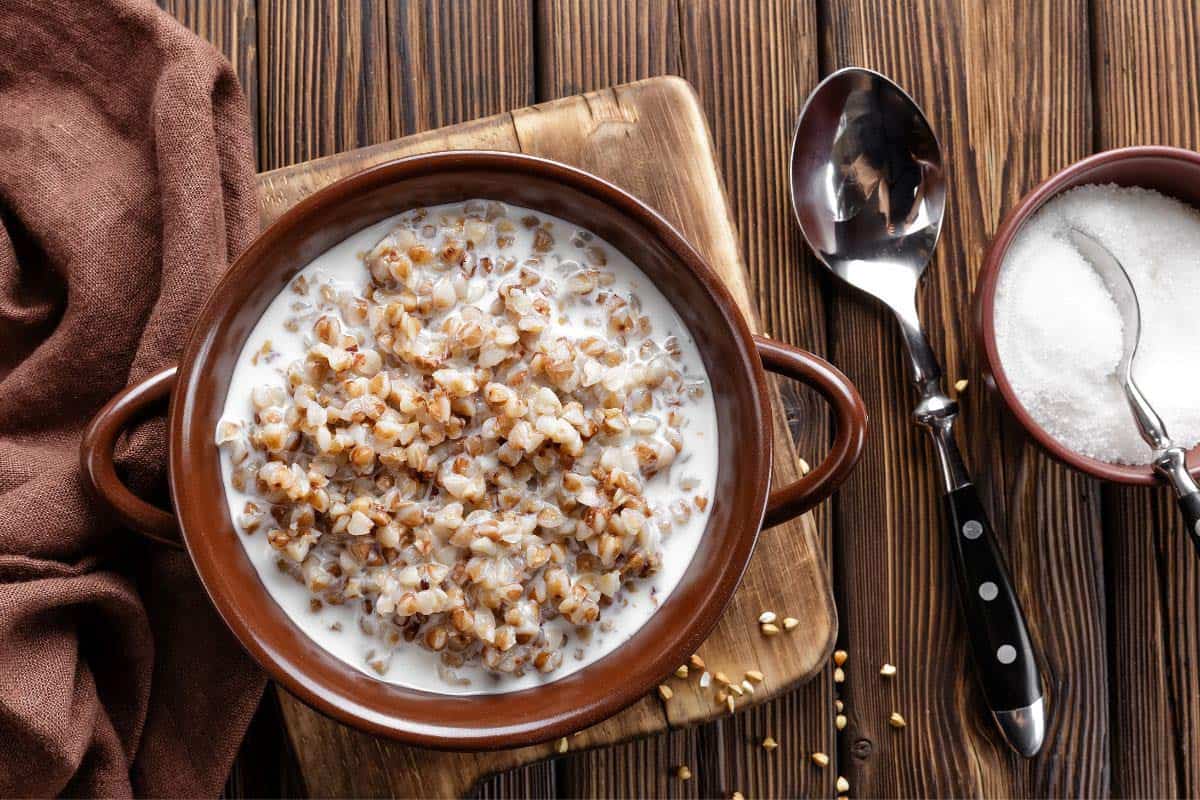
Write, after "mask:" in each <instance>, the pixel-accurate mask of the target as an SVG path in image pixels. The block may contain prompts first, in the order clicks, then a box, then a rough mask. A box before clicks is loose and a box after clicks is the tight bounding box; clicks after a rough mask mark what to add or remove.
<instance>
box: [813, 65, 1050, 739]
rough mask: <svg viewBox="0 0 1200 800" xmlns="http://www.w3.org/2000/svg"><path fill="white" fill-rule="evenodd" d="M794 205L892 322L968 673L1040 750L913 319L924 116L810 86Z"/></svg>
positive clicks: (935, 165)
mask: <svg viewBox="0 0 1200 800" xmlns="http://www.w3.org/2000/svg"><path fill="white" fill-rule="evenodd" d="M791 170H792V175H791V184H792V186H791V189H792V207H793V209H794V210H795V212H796V219H797V220H798V221H799V223H800V229H801V230H802V231H803V233H804V238H805V240H806V241H807V242H808V244H809V247H811V248H812V250H813V252H815V253H816V255H817V258H819V259H820V260H821V263H823V264H824V265H825V266H826V267H828V268H829V269H830V270H831V271H832V272H833V273H834V274H835V275H837V276H838V277H839V278H841V279H842V280H844V281H846V282H847V283H849V284H850V285H852V286H855V287H857V288H858V289H860V290H862V291H864V292H866V293H867V294H869V295H872V296H874V297H876V298H877V299H879V300H880V301H882V302H883V304H884V305H886V306H887V307H888V308H890V309H891V310H892V311H893V312H894V313H895V315H896V318H897V319H898V320H899V321H900V328H901V330H902V331H903V332H904V341H905V343H906V345H907V347H908V354H909V357H910V359H911V361H912V369H913V380H914V382H915V384H916V388H917V392H918V394H919V396H920V401H919V402H918V403H917V408H916V411H915V414H914V416H915V417H916V421H917V422H918V423H920V424H921V425H923V426H924V427H925V428H927V429H928V430H929V432H930V434H931V435H932V437H933V444H934V447H935V449H936V450H937V454H938V459H939V461H940V464H941V473H942V481H943V483H944V485H945V492H946V494H945V497H946V506H947V508H948V510H949V516H950V520H951V521H952V523H953V528H952V540H953V543H954V546H953V548H952V552H953V553H954V559H955V562H956V565H957V574H958V587H959V595H960V598H961V601H962V608H963V613H964V615H965V617H966V623H967V629H968V633H969V636H970V641H971V651H972V655H973V656H974V661H975V666H976V671H977V673H978V675H979V678H980V682H981V684H982V686H983V692H984V695H985V697H986V698H987V703H988V706H989V708H990V709H991V712H992V715H993V716H994V717H995V719H996V722H997V724H998V725H999V726H1000V730H1001V731H1002V732H1003V734H1004V737H1005V739H1006V740H1007V741H1008V743H1009V744H1010V745H1011V746H1012V747H1013V748H1014V749H1015V750H1016V751H1017V752H1018V753H1020V754H1021V755H1023V756H1032V755H1034V754H1035V753H1037V752H1038V750H1039V749H1040V748H1041V746H1042V739H1043V737H1044V734H1045V709H1044V705H1043V700H1042V682H1041V677H1040V675H1039V673H1038V668H1037V661H1036V659H1035V658H1034V654H1033V646H1032V645H1031V644H1030V641H1029V633H1028V630H1027V628H1026V625H1025V617H1024V614H1023V613H1022V611H1021V605H1020V603H1019V602H1018V600H1017V596H1016V593H1015V592H1014V591H1013V588H1012V583H1011V581H1010V580H1009V577H1008V569H1007V567H1006V566H1005V563H1004V559H1003V556H1002V555H1001V553H1000V551H999V549H998V548H997V547H996V542H995V536H994V534H993V532H992V527H991V525H990V524H989V523H988V520H987V517H986V515H985V514H984V510H983V504H982V503H981V502H980V500H979V495H978V492H977V491H976V489H975V486H974V484H973V483H972V481H971V477H970V475H969V474H968V472H967V468H966V465H965V464H964V463H963V459H962V455H961V454H960V453H959V451H958V446H957V444H956V443H955V440H954V434H953V426H954V420H955V418H956V417H957V416H958V404H957V403H956V402H955V401H954V400H952V399H950V398H949V397H947V396H946V394H945V393H944V392H943V391H942V388H941V377H942V370H941V367H940V366H939V365H938V362H937V358H936V357H935V356H934V354H933V351H932V350H931V349H930V347H929V342H928V341H927V340H926V338H925V333H924V331H922V329H921V322H920V319H919V318H918V316H917V306H916V290H917V283H918V281H919V280H920V277H921V274H922V273H923V272H924V271H925V267H926V265H927V264H928V263H929V259H930V257H931V256H932V255H933V248H934V245H936V244H937V240H938V233H939V232H940V230H941V226H942V214H943V211H944V209H945V204H946V184H945V177H944V175H943V173H942V154H941V147H940V146H939V144H938V140H937V137H936V136H935V135H934V133H933V130H932V129H931V128H930V127H929V123H928V122H927V121H926V119H925V115H924V114H922V113H921V109H920V108H919V107H918V106H917V104H916V103H915V102H913V100H912V98H911V97H909V96H908V95H907V94H905V93H904V91H903V90H902V89H900V87H898V86H897V85H896V84H894V83H892V82H891V81H890V80H888V79H887V78H885V77H884V76H882V75H880V74H879V73H877V72H872V71H870V70H866V69H858V68H848V69H842V70H838V71H837V72H835V73H833V74H832V75H830V76H829V77H828V78H826V79H825V80H824V81H822V82H821V84H820V85H819V86H818V87H817V88H816V89H815V90H813V93H812V94H811V95H810V96H809V98H808V102H807V103H806V105H805V107H804V111H803V112H802V113H801V115H800V123H799V125H797V127H796V136H795V139H794V140H793V142H792V165H791Z"/></svg>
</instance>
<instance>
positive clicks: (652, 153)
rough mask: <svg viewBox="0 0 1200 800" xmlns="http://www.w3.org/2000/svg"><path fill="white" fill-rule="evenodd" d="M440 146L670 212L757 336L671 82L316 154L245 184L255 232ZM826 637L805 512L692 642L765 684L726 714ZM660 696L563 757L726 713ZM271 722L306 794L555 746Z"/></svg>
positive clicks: (398, 785) (796, 672)
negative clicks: (409, 742)
mask: <svg viewBox="0 0 1200 800" xmlns="http://www.w3.org/2000/svg"><path fill="white" fill-rule="evenodd" d="M448 149H455V150H461V149H477V150H478V149H485V150H507V151H520V152H525V153H531V154H534V155H540V156H544V157H547V158H552V159H556V160H558V161H562V162H565V163H568V164H572V165H574V166H577V167H580V168H582V169H585V170H588V171H589V172H592V173H595V174H597V175H599V176H600V177H603V178H605V179H607V180H609V181H611V182H613V183H616V184H618V185H619V186H621V187H622V188H624V189H626V190H628V191H630V192H632V193H633V194H634V195H636V196H638V197H640V198H641V199H642V200H643V201H644V202H646V203H648V204H649V205H650V206H652V207H653V208H655V209H656V210H657V211H659V212H660V213H661V214H663V215H664V216H665V217H666V218H667V219H669V220H670V221H671V222H672V223H673V224H674V225H675V226H676V227H677V228H679V230H680V231H681V232H682V233H683V234H684V236H685V237H687V239H688V240H689V241H690V242H691V243H692V244H693V245H694V246H695V247H696V248H697V250H699V251H700V252H701V253H702V254H703V255H704V256H705V257H706V259H707V260H708V261H709V263H710V264H711V265H712V266H713V267H714V268H715V269H716V270H717V271H718V272H719V273H720V274H721V275H722V277H723V278H724V279H725V282H726V284H727V285H728V286H729V288H730V290H731V292H732V293H733V295H734V298H735V299H736V300H737V301H738V305H739V306H740V307H741V308H742V310H743V312H744V313H745V314H746V316H747V319H748V320H749V322H750V326H751V327H752V328H754V329H755V330H759V323H758V315H757V313H756V311H755V306H754V302H753V299H752V293H751V291H750V289H749V285H748V278H747V273H746V269H745V266H744V262H743V261H742V257H741V248H740V245H739V240H738V236H737V231H736V229H735V226H734V223H733V217H732V214H731V212H730V209H729V205H728V202H727V201H726V197H725V190H724V185H723V183H722V181H721V178H720V175H719V173H718V170H717V164H716V158H715V154H714V149H713V144H712V137H711V135H710V133H709V130H708V126H707V123H706V122H705V120H704V114H703V111H702V110H701V108H700V104H699V101H698V99H697V97H696V93H695V90H694V89H693V88H692V87H691V85H690V84H689V83H687V82H686V81H684V80H683V79H682V78H677V77H659V78H649V79H646V80H642V81H637V82H635V83H630V84H625V85H622V86H617V87H615V88H612V89H605V90H600V91H596V92H589V93H587V94H583V95H576V96H573V97H566V98H563V99H560V100H554V101H550V102H547V103H541V104H538V105H535V106H531V107H529V108H523V109H519V110H517V111H512V112H508V113H505V114H498V115H496V116H493V117H487V118H485V119H480V120H476V121H473V122H466V123H462V124H459V125H453V126H450V127H448V128H442V129H439V130H435V131H429V132H426V133H421V134H417V135H414V136H409V137H405V138H403V139H397V140H394V141H391V142H385V143H382V144H378V145H373V146H370V147H364V148H361V149H358V150H353V151H350V152H346V153H339V154H337V155H332V156H327V157H324V158H320V159H316V160H313V161H308V162H305V163H303V164H297V165H294V166H290V167H284V168H281V169H277V170H273V171H271V172H266V173H263V174H262V175H260V176H259V191H260V211H261V214H260V216H261V220H262V224H263V226H264V227H266V226H267V225H268V224H270V223H271V222H273V221H274V220H275V219H276V218H278V217H279V216H280V215H281V214H282V213H283V212H284V211H285V210H286V209H287V208H289V207H290V206H291V205H292V204H294V203H296V202H297V201H299V200H300V199H302V198H303V197H305V196H307V195H308V194H311V193H312V192H314V191H316V190H317V189H319V188H321V187H323V186H325V185H327V184H329V183H331V182H332V181H334V180H336V179H338V178H340V177H343V176H345V175H348V174H350V173H353V172H357V171H359V170H361V169H365V168H366V167H368V166H371V165H374V164H378V163H381V162H384V161H389V160H391V159H394V158H399V157H402V156H407V155H416V154H418V153H426V152H432V151H435V150H448ZM772 394H773V397H772V406H773V412H774V414H773V418H774V419H773V421H774V426H775V435H774V447H775V468H774V477H773V480H774V481H777V482H780V483H782V482H785V481H788V480H791V479H793V478H795V477H796V476H797V474H798V459H797V454H796V452H795V447H794V445H793V442H792V439H791V436H790V433H789V431H788V422H787V417H786V415H785V413H784V411H783V407H782V404H781V402H780V400H779V397H778V394H777V393H776V392H772ZM764 609H772V610H775V611H776V612H777V613H779V615H780V616H784V615H790V616H794V617H797V618H798V619H800V620H801V621H802V624H801V625H800V626H799V627H797V628H796V630H795V631H794V632H792V633H791V634H780V635H779V636H775V637H772V638H769V639H768V638H766V637H763V636H762V635H761V634H760V633H759V631H758V625H757V617H758V615H759V613H761V611H762V610H764ZM836 637H837V611H836V608H835V606H834V601H833V593H832V589H831V586H830V580H829V575H828V572H827V570H826V568H825V561H824V557H823V555H822V553H821V548H820V545H819V542H818V539H817V535H816V528H815V525H814V523H813V521H812V517H811V515H810V514H806V515H804V516H803V517H801V518H799V519H797V520H793V521H792V522H789V523H786V524H784V525H780V526H778V527H776V528H773V529H771V530H770V531H766V532H764V533H763V534H762V536H760V538H759V543H758V548H757V550H756V551H755V557H754V560H753V561H752V562H751V565H750V567H749V568H748V569H747V571H746V575H745V577H744V578H743V581H742V584H741V586H740V587H739V588H738V591H737V593H736V594H735V596H734V599H733V601H731V603H730V605H729V608H728V609H727V610H726V612H725V614H724V616H723V617H722V620H721V622H720V623H719V624H718V626H717V628H716V629H715V630H714V632H713V633H712V635H711V636H710V637H709V638H708V640H707V641H706V642H705V643H704V644H703V645H702V646H701V647H700V650H699V652H700V655H701V656H702V657H703V658H704V660H705V662H706V664H707V666H708V668H709V669H710V670H712V671H717V670H720V671H722V672H725V673H726V674H727V675H729V676H730V677H731V678H734V679H735V680H737V679H738V678H740V677H741V675H742V674H743V673H744V672H745V670H747V669H758V670H760V671H761V672H763V673H764V674H765V675H766V680H765V681H764V682H763V684H762V685H761V687H760V688H759V690H758V692H757V693H756V694H754V695H748V696H747V697H745V698H742V699H741V701H740V702H739V706H738V708H739V709H741V708H744V707H748V706H749V705H752V704H758V703H761V702H764V701H765V700H768V699H771V698H773V697H777V696H778V695H779V694H781V693H782V692H784V691H786V690H788V689H790V688H792V687H793V686H796V685H797V684H799V683H802V682H804V681H806V680H808V679H809V678H811V677H812V676H813V675H815V674H816V673H817V672H818V671H819V670H820V668H821V666H822V664H823V663H824V661H825V660H826V659H827V658H828V657H829V654H830V652H831V651H832V649H833V645H834V641H835V639H836ZM668 683H669V684H670V685H671V687H672V688H673V689H674V690H675V695H674V697H673V698H672V699H671V700H670V701H669V702H667V703H663V702H662V701H661V700H660V699H659V698H658V696H657V695H650V696H647V697H645V698H643V699H642V700H640V701H638V702H637V703H635V704H634V705H633V706H631V707H630V708H628V709H626V710H625V711H623V712H621V713H620V714H617V715H616V716H614V717H612V718H610V719H608V720H606V721H605V722H602V723H599V724H597V725H594V726H592V727H591V728H588V729H586V730H584V731H581V732H579V733H577V734H575V735H574V736H573V737H571V738H570V741H569V746H570V749H571V750H578V749H583V748H587V747H595V746H599V745H604V744H612V743H615V742H620V741H624V740H627V739H631V738H634V737H638V736H646V735H651V734H655V733H660V732H663V731H666V730H668V729H671V728H677V727H682V726H687V725H693V724H697V723H700V722H705V721H709V720H712V719H715V718H716V717H719V716H721V715H722V714H723V713H728V712H727V711H726V710H725V708H724V706H721V705H718V704H717V703H715V702H714V701H713V699H712V689H709V690H706V691H704V690H700V689H699V687H698V685H697V681H696V679H695V677H694V676H693V677H692V678H690V679H688V680H681V679H678V678H673V677H672V678H670V679H669V680H668ZM279 696H280V703H281V706H282V709H283V715H284V720H285V724H286V726H287V728H288V733H289V736H290V737H291V739H292V744H293V747H294V749H295V752H296V755H297V758H298V760H299V762H300V766H301V771H302V773H303V775H304V777H305V780H306V783H307V788H308V790H309V792H310V793H311V794H314V795H321V796H328V795H358V796H365V795H379V794H393V795H399V796H460V795H462V794H463V793H465V792H466V791H468V790H469V789H470V788H471V787H472V786H473V785H474V784H475V783H476V782H478V781H479V780H480V779H481V778H482V777H484V776H486V775H489V774H491V773H494V772H497V771H500V770H504V769H509V768H511V767H515V766H519V765H521V764H526V763H530V762H532V761H536V760H539V759H542V758H549V757H553V756H554V755H555V754H556V750H555V746H554V743H547V744H543V745H537V746H533V747H525V748H521V749H518V750H503V751H496V752H489V753H449V752H438V751H432V750H421V749H418V748H412V747H407V746H405V745H401V744H399V743H397V742H393V741H389V740H385V739H379V738H377V737H372V736H368V735H367V734H364V733H361V732H359V731H356V730H354V729H352V728H349V727H347V726H344V725H341V724H340V723H337V722H334V721H333V720H330V719H329V718H327V717H325V716H323V715H321V714H319V713H317V712H316V711H313V710H312V709H310V708H308V707H307V706H305V705H304V704H302V703H301V702H300V701H298V700H296V699H295V698H294V697H292V696H291V695H289V694H288V693H286V692H285V691H283V690H279Z"/></svg>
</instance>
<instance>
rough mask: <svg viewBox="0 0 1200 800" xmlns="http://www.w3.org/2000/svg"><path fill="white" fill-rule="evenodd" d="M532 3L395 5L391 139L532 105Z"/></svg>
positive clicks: (405, 0) (403, 0) (400, 0)
mask: <svg viewBox="0 0 1200 800" xmlns="http://www.w3.org/2000/svg"><path fill="white" fill-rule="evenodd" d="M532 1H533V0H433V1H432V2H430V1H429V0H390V1H389V2H388V6H387V8H388V52H389V54H390V70H391V87H392V93H393V102H392V106H391V119H392V135H393V136H406V135H408V134H411V133H419V132H421V131H426V130H430V129H432V128H441V127H444V126H446V125H453V124H456V123H459V122H465V121H467V120H472V119H476V118H478V117H484V116H488V115H490V114H496V113H498V112H501V111H507V110H508V109H511V108H520V107H521V106H525V105H528V104H530V103H532V102H533V101H534V94H533V91H534V85H533V80H534V75H533V67H534V57H533V34H532V26H533V15H532Z"/></svg>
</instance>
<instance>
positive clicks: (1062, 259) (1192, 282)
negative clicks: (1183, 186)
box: [995, 186, 1200, 464]
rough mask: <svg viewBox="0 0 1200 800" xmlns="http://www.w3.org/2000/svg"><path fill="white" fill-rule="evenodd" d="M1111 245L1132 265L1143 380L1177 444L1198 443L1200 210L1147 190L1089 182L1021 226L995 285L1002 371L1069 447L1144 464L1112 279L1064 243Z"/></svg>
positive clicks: (1146, 452) (1145, 451)
mask: <svg viewBox="0 0 1200 800" xmlns="http://www.w3.org/2000/svg"><path fill="white" fill-rule="evenodd" d="M1068 227H1076V228H1079V229H1081V230H1083V231H1085V232H1087V233H1089V234H1091V235H1092V236H1093V237H1095V238H1096V239H1098V240H1099V241H1100V242H1102V243H1103V244H1104V245H1105V246H1106V247H1107V248H1108V249H1109V250H1111V251H1112V253H1113V255H1115V256H1116V257H1117V259H1118V260H1120V262H1121V264H1122V265H1123V266H1124V267H1125V269H1126V271H1128V272H1129V276H1130V278H1131V279H1132V280H1133V285H1134V289H1135V290H1136V291H1137V294H1138V301H1139V303H1140V304H1141V308H1142V336H1141V345H1140V346H1139V348H1138V355H1137V360H1136V361H1135V362H1134V377H1135V378H1136V380H1137V383H1138V386H1140V387H1141V389H1142V391H1143V393H1144V394H1145V395H1146V397H1147V399H1148V400H1149V401H1150V403H1151V404H1152V405H1153V406H1154V408H1155V410H1157V411H1158V413H1159V415H1160V416H1161V417H1162V418H1163V422H1165V423H1166V425H1167V430H1168V431H1169V432H1170V434H1171V437H1172V438H1173V439H1174V440H1175V442H1176V443H1177V444H1181V445H1183V446H1185V447H1191V446H1193V445H1195V444H1196V443H1197V442H1198V441H1200V213H1198V212H1197V211H1196V210H1195V209H1193V208H1192V207H1191V206H1188V205H1185V204H1183V203H1181V202H1179V201H1178V200H1175V199H1173V198H1170V197H1166V196H1164V195H1161V194H1159V193H1158V192H1154V191H1150V190H1147V189H1136V188H1119V187H1116V186H1082V187H1079V188H1077V189H1073V190H1071V191H1069V192H1066V193H1064V194H1062V195H1060V196H1059V197H1056V198H1055V199H1053V200H1051V201H1050V202H1049V203H1047V204H1046V205H1045V206H1043V207H1042V208H1041V210H1039V211H1038V213H1037V214H1035V215H1034V216H1033V217H1032V218H1031V219H1030V220H1029V221H1028V222H1026V224H1025V225H1024V226H1023V227H1022V228H1021V230H1020V231H1019V232H1018V233H1017V236H1016V238H1015V239H1014V241H1013V243H1012V245H1011V246H1010V247H1009V250H1008V253H1006V254H1005V258H1004V264H1003V265H1002V266H1001V270H1000V279H999V283H998V285H997V289H996V300H995V328H996V347H997V350H998V351H999V356H1000V362H1001V365H1002V366H1003V369H1004V374H1005V375H1006V376H1007V377H1008V380H1009V382H1010V383H1011V384H1012V387H1013V391H1014V392H1015V393H1016V395H1017V397H1018V398H1020V401H1021V404H1022V405H1023V406H1024V407H1025V410H1026V411H1028V412H1029V414H1030V416H1032V417H1033V418H1034V420H1036V421H1037V423H1038V424H1039V425H1041V426H1042V427H1043V428H1045V429H1046V431H1047V432H1049V433H1050V435H1051V436H1053V437H1054V438H1055V439H1057V440H1058V441H1059V442H1061V443H1062V444H1063V445H1065V446H1066V447H1068V448H1069V449H1071V450H1074V451H1076V452H1079V453H1083V454H1085V455H1089V456H1093V457H1095V458H1099V459H1102V460H1104V461H1110V462H1117V463H1124V464H1144V463H1147V462H1148V461H1149V460H1150V448H1149V447H1148V446H1147V445H1146V443H1145V442H1143V441H1142V438H1141V436H1140V435H1139V434H1138V430H1137V426H1136V425H1135V423H1134V421H1133V417H1132V415H1131V414H1130V412H1129V407H1128V405H1127V404H1126V402H1125V397H1124V394H1123V393H1122V391H1121V388H1120V384H1119V383H1118V381H1117V376H1116V367H1117V363H1118V362H1119V361H1120V358H1121V318H1120V315H1119V313H1118V311H1117V306H1116V303H1115V302H1114V301H1113V299H1112V297H1111V295H1109V293H1108V290H1107V289H1106V288H1105V286H1104V282H1103V281H1102V280H1101V279H1100V277H1099V276H1098V275H1097V274H1096V273H1095V271H1094V270H1093V269H1092V268H1091V266H1090V265H1089V264H1088V262H1087V261H1086V260H1084V258H1083V256H1082V255H1080V254H1079V252H1078V251H1076V250H1075V248H1074V247H1073V246H1072V245H1071V244H1070V243H1069V242H1068V241H1067V240H1066V239H1065V237H1064V233H1065V231H1066V229H1067V228H1068Z"/></svg>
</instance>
